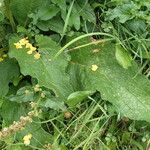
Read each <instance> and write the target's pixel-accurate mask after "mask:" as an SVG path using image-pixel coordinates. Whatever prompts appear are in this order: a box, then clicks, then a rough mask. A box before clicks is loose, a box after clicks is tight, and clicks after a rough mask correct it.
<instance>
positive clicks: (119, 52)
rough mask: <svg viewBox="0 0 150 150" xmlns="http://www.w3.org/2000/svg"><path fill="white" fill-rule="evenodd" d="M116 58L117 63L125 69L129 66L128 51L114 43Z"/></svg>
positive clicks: (129, 57)
mask: <svg viewBox="0 0 150 150" xmlns="http://www.w3.org/2000/svg"><path fill="white" fill-rule="evenodd" d="M115 56H116V59H117V61H118V63H119V64H120V65H121V66H122V67H123V68H125V69H127V68H128V67H130V66H131V61H132V59H131V56H130V55H129V54H128V52H126V51H125V49H124V48H123V47H122V46H121V45H118V44H116V53H115Z"/></svg>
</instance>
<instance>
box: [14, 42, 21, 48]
mask: <svg viewBox="0 0 150 150" xmlns="http://www.w3.org/2000/svg"><path fill="white" fill-rule="evenodd" d="M14 45H15V46H16V49H20V48H22V45H21V44H20V43H19V42H18V43H14Z"/></svg>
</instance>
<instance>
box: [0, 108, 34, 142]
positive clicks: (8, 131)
mask: <svg viewBox="0 0 150 150" xmlns="http://www.w3.org/2000/svg"><path fill="white" fill-rule="evenodd" d="M34 114H35V113H34V111H31V112H29V113H28V115H27V116H25V117H24V116H21V117H20V120H19V121H17V122H16V121H14V122H13V124H12V125H10V126H9V127H5V128H3V129H2V130H1V131H0V139H4V138H7V137H8V136H10V135H12V134H14V133H16V132H18V131H20V130H22V129H24V127H25V125H26V124H27V123H30V122H32V117H33V116H34Z"/></svg>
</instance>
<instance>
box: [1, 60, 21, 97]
mask: <svg viewBox="0 0 150 150" xmlns="http://www.w3.org/2000/svg"><path fill="white" fill-rule="evenodd" d="M17 76H19V67H18V65H17V64H16V62H15V61H14V60H12V59H7V60H4V61H3V62H0V97H3V96H5V95H6V94H7V92H8V90H9V86H8V84H9V83H10V82H11V81H12V80H13V78H15V77H17Z"/></svg>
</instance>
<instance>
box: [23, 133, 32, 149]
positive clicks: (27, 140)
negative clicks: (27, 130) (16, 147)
mask: <svg viewBox="0 0 150 150" xmlns="http://www.w3.org/2000/svg"><path fill="white" fill-rule="evenodd" d="M31 138H32V134H27V135H25V136H24V137H23V141H24V142H23V143H24V145H26V146H28V145H29V144H30V140H31Z"/></svg>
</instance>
